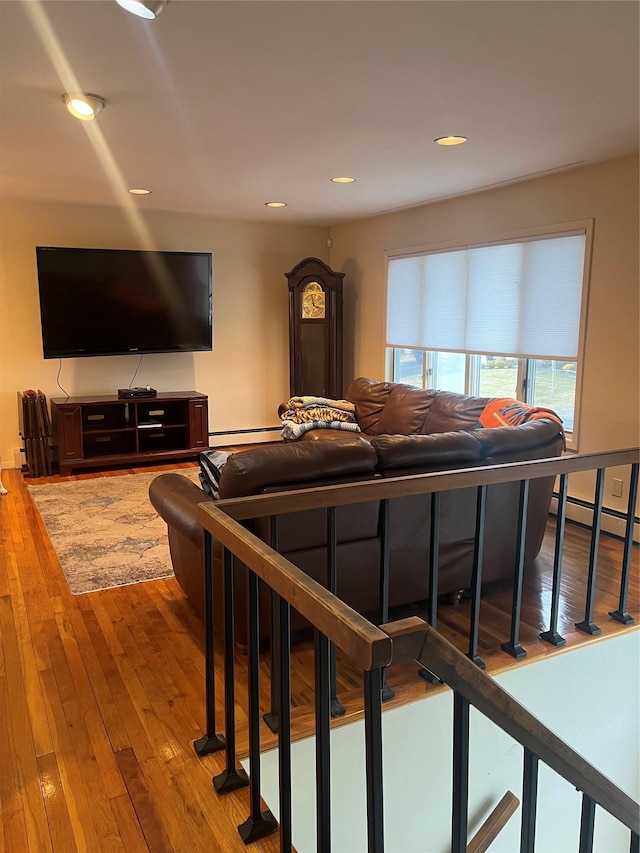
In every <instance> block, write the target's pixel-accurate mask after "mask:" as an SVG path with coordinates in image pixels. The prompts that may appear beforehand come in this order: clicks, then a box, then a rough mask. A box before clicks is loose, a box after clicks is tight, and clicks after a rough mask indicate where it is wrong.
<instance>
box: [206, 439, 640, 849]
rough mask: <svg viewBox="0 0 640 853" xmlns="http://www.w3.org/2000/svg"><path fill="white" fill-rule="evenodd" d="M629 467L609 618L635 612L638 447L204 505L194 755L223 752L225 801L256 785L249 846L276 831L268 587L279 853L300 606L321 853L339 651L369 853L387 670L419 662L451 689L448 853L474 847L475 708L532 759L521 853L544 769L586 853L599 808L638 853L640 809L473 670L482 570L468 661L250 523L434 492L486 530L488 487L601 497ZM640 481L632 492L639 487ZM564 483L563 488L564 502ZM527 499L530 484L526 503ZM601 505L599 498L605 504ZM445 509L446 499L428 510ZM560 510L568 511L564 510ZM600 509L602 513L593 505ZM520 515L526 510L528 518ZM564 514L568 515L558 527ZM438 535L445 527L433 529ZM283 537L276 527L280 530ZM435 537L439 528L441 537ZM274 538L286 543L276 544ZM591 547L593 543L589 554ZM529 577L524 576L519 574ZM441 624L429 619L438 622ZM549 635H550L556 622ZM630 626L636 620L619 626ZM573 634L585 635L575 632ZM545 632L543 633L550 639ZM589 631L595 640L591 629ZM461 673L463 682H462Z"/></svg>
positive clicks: (380, 831)
mask: <svg viewBox="0 0 640 853" xmlns="http://www.w3.org/2000/svg"><path fill="white" fill-rule="evenodd" d="M625 464H628V465H630V466H631V470H632V475H631V483H632V488H631V490H630V496H629V512H628V517H627V526H626V535H625V547H624V555H623V565H622V567H621V581H620V601H619V607H618V609H617V610H616V611H612V612H611V614H610V615H611V617H612V618H614V619H618V617H619V614H626V616H628V613H627V603H626V599H627V593H628V584H629V570H630V555H631V546H632V542H633V525H634V523H635V515H634V510H635V501H636V496H637V485H638V473H637V472H638V450H637V449H632V450H625V451H616V452H611V453H603V454H590V455H589V456H582V457H567V458H557V459H550V460H540V461H536V462H528V463H512V464H507V465H500V466H491V467H487V468H482V469H466V470H462V471H455V472H443V473H438V474H427V475H416V476H411V477H399V478H394V479H388V480H378V481H369V482H365V483H351V484H347V485H343V486H325V487H322V488H318V489H304V490H298V491H294V492H284V493H278V494H270V495H263V496H259V497H254V498H247V499H245V498H242V499H241V498H237V499H233V500H227V501H220V502H219V503H217V504H213V503H211V502H207V503H203V504H201V505H200V507H199V522H200V524H201V525H202V527H203V528H204V531H205V622H206V624H205V667H206V678H205V693H206V732H205V734H204V736H203V737H202V738H200V739H199V740H198V741H196V742H195V744H194V746H195V748H196V751H197V752H198V754H199V755H206V754H208V753H211V752H215V751H217V750H221V749H224V750H226V768H225V771H224V772H223V773H222V774H219V775H218V776H216V777H215V778H214V780H213V782H214V786H215V788H216V790H217V791H218V793H220V794H224V793H226V792H228V791H231V790H235V789H237V788H240V787H244V786H249V815H248V817H247V819H246V820H245V821H244V822H243V823H242V824H241V825H240V826H239V832H240V835H241V837H242V838H243V840H244V841H245V842H246V843H247V844H248V843H251V842H253V841H256V840H258V839H259V838H261V837H263V836H265V835H267V834H269V833H271V832H273V831H274V830H275V829H276V828H277V827H278V822H277V821H276V819H275V818H274V816H273V815H272V814H271V812H270V811H269V810H268V809H265V808H263V806H264V803H263V801H262V796H261V778H260V777H261V772H260V767H261V756H260V720H261V716H260V685H259V663H260V647H259V638H260V629H259V608H258V583H259V581H262V582H263V583H264V584H266V585H267V587H269V589H270V590H271V591H272V595H273V608H272V613H273V615H274V622H273V625H272V636H273V635H275V636H274V640H275V642H274V648H275V649H276V654H275V655H274V656H273V657H272V667H273V669H272V674H273V676H274V679H273V680H274V681H275V683H276V685H277V689H276V690H275V691H273V692H274V693H275V697H274V699H273V701H274V702H275V704H276V707H275V708H272V711H273V714H274V717H275V718H276V719H277V732H278V750H279V762H278V764H279V791H280V797H279V808H280V814H279V830H280V849H281V850H283V851H289V850H291V849H292V847H293V842H292V815H291V809H292V800H291V785H292V775H291V682H290V673H291V655H290V647H291V630H290V616H291V607H294V608H295V609H296V610H297V611H298V612H299V613H300V614H301V615H302V616H303V617H305V618H306V619H307V621H308V622H309V623H310V624H311V625H312V626H313V628H314V650H315V652H314V654H315V658H314V667H315V685H316V689H315V726H316V728H315V733H316V784H317V787H316V790H317V796H316V835H317V849H318V851H330V850H331V813H330V764H331V760H330V737H329V735H330V726H331V722H330V720H331V706H332V698H334V697H333V693H334V690H333V686H332V682H333V675H332V671H331V670H332V667H331V659H332V653H331V648H332V646H335V647H337V648H338V649H339V650H340V651H341V652H342V654H343V655H345V656H346V657H348V658H349V659H350V661H351V662H352V664H353V665H354V667H355V668H356V669H358V670H360V672H361V673H362V676H363V685H364V689H363V692H364V721H365V757H366V762H365V763H366V785H367V837H368V850H369V851H371V853H374V851H375V853H378V851H380V853H381V851H383V850H384V827H383V785H382V726H381V722H382V700H383V688H384V686H385V678H384V672H385V669H386V667H388V666H389V665H391V664H392V663H394V662H397V661H400V660H409V659H412V660H416V661H417V662H418V663H419V665H420V666H421V667H424V668H425V669H426V670H428V671H429V672H430V673H432V674H433V677H434V678H437V679H439V680H441V681H443V682H444V683H446V684H448V685H449V686H450V687H451V688H452V689H453V690H454V696H455V699H454V732H455V737H454V785H453V797H452V847H451V849H452V851H454V853H462V851H465V850H466V849H467V838H466V835H467V816H466V815H467V808H468V796H467V794H468V777H467V775H466V774H467V773H468V768H467V764H466V757H465V756H468V721H469V707H470V705H474V706H475V707H477V708H478V709H479V710H480V711H481V712H482V713H484V714H486V715H487V716H488V717H489V718H490V719H492V720H493V721H494V722H496V723H497V725H499V726H500V727H501V728H503V729H504V730H505V731H506V732H508V733H509V734H510V735H511V736H512V737H514V738H515V739H516V740H518V741H519V742H520V743H521V744H522V745H523V748H524V769H523V808H522V830H521V839H522V840H521V851H527V853H529V851H531V853H532V851H533V849H534V842H535V799H536V791H537V767H538V761H539V760H542V761H543V762H544V763H546V764H548V765H549V766H550V767H552V768H553V769H554V770H556V771H557V772H559V773H560V774H561V775H563V776H564V777H565V778H567V779H569V781H570V782H571V783H572V784H574V785H575V786H576V787H577V788H578V789H579V790H581V791H582V792H583V809H582V826H581V830H580V839H581V840H580V853H588V851H590V850H591V849H592V845H593V826H594V814H595V808H596V805H598V806H600V807H602V808H604V809H605V810H607V811H608V812H609V813H610V814H612V815H613V816H614V817H616V818H617V819H618V820H620V821H621V822H622V823H623V824H624V825H625V826H626V827H627V828H628V829H629V830H630V837H631V840H630V848H629V849H630V851H631V853H640V849H639V839H640V825H639V818H638V815H639V810H638V809H639V807H638V804H637V803H634V802H633V800H631V798H629V797H628V796H627V795H626V794H625V793H624V792H623V791H621V790H620V789H619V788H617V787H616V786H615V785H613V783H611V782H610V780H608V779H607V778H606V777H605V776H603V775H602V774H601V773H599V771H598V770H597V769H596V768H594V767H592V766H591V765H589V764H588V762H586V761H585V760H584V759H583V758H581V756H579V755H578V754H577V753H575V752H574V751H573V750H571V748H570V747H568V746H567V744H565V743H564V742H563V741H561V740H560V739H559V738H557V737H556V736H555V735H553V734H552V733H551V732H550V731H549V730H548V729H546V727H545V726H544V725H543V724H542V723H540V722H539V721H537V720H536V719H535V718H533V717H532V716H531V715H530V714H528V712H527V711H526V710H525V709H524V708H522V707H521V706H520V705H519V704H518V703H517V702H516V701H515V700H513V699H512V698H511V697H509V696H508V694H505V693H504V691H501V690H500V688H499V687H498V686H497V685H495V683H494V682H493V680H492V679H491V678H489V677H488V676H486V675H485V674H484V673H483V672H482V671H481V664H482V662H481V661H479V659H478V654H477V642H478V624H477V622H478V620H477V611H478V608H479V601H480V584H481V571H480V570H478V571H474V589H473V590H472V594H473V596H474V597H475V605H476V607H475V610H476V615H475V616H473V614H472V627H471V636H470V645H469V651H468V653H467V655H466V656H465V655H464V654H462V653H461V652H459V651H457V650H456V649H455V648H454V647H453V646H450V644H448V643H447V641H446V640H444V639H443V638H442V637H441V636H440V635H439V634H438V633H437V631H436V630H435V628H434V626H433V625H431V626H430V625H429V624H428V623H426V622H423V621H422V620H415V619H414V620H408V621H407V620H404V621H403V622H401V623H395V624H393V623H392V624H391V625H384V626H383V628H384V630H383V629H382V628H381V627H377V626H375V625H373V624H372V623H371V622H369V621H368V620H367V619H365V618H364V617H363V616H361V615H360V614H358V613H356V612H355V611H353V610H351V608H349V607H348V606H347V605H346V604H345V603H344V602H342V601H340V600H339V599H338V598H336V596H335V595H333V594H332V593H331V592H330V591H329V590H328V589H326V588H325V587H323V586H322V585H320V584H318V583H316V582H315V581H314V580H313V579H312V578H310V577H309V576H308V575H307V574H306V573H305V572H303V571H302V570H301V569H299V568H297V567H296V566H294V565H293V564H292V563H291V562H289V561H288V560H287V559H285V558H284V557H283V556H282V555H280V554H278V553H277V552H276V551H275V550H274V549H273V548H271V547H270V546H269V545H267V544H266V543H264V542H262V541H261V540H260V539H258V538H257V537H256V536H255V535H253V534H252V533H251V532H249V531H248V530H247V529H246V528H245V527H243V525H242V524H241V522H242V521H246V520H248V519H255V518H258V517H263V516H269V517H272V518H275V519H277V517H278V516H279V515H280V514H283V513H290V512H297V511H303V510H307V509H311V508H316V507H326V508H328V509H330V508H333V507H337V506H344V505H347V504H350V503H365V502H366V501H370V500H393V499H394V498H396V497H401V496H406V495H416V494H429V493H431V494H435V495H437V494H439V493H440V492H443V491H447V490H450V489H458V488H469V487H472V486H475V487H476V488H477V489H478V520H477V530H478V531H481V529H482V504H483V501H482V493H483V490H484V489H486V488H487V486H490V485H491V484H492V483H499V482H511V481H519V482H521V483H526V482H528V481H529V480H530V479H535V478H536V477H545V476H546V477H548V476H550V475H558V476H560V478H561V480H562V477H563V476H566V475H568V474H569V473H570V472H573V471H585V470H596V471H597V472H598V474H597V476H596V490H598V489H601V478H602V476H603V475H602V474H601V473H600V472H601V471H604V469H605V468H607V467H610V466H616V467H618V466H621V465H625ZM634 483H635V485H634ZM562 488H563V487H562V485H561V491H562ZM523 493H525V496H526V487H525V486H523V487H522V490H521V494H523ZM596 497H597V496H596ZM434 503H435V504H436V505H437V501H434V502H432V511H433V504H434ZM561 503H562V502H561ZM595 503H596V506H598V505H600V506H601V502H600V501H599V500H598V499H596V502H595ZM523 507H524V509H523ZM562 509H563V508H562V507H560V510H562ZM524 510H526V500H521V512H522V511H524ZM596 516H597V517H596V518H594V531H595V532H594V533H593V534H592V548H591V552H592V555H591V560H590V566H589V576H588V590H587V601H586V605H585V620H584V621H585V622H587V623H591V622H592V615H593V613H592V610H593V594H592V591H593V588H594V584H595V573H596V570H597V540H598V536H599V523H600V521H599V514H598V513H596ZM563 517H564V516H562V518H563ZM435 527H436V528H437V525H435ZM276 530H277V528H276ZM432 530H433V527H432ZM557 530H558V531H559V533H558V534H557V539H556V564H555V565H554V588H553V593H552V611H553V600H554V599H555V598H556V591H557V589H559V586H558V584H559V580H560V573H561V552H562V547H561V546H562V542H561V541H560V542H559V543H558V536H560V537H561V536H562V532H563V524H558V526H557ZM213 536H215V538H216V540H217V541H218V542H219V543H221V545H222V547H223V549H224V551H223V553H224V560H223V573H224V584H223V587H224V639H225V643H224V661H223V666H224V674H225V675H224V678H225V702H224V734H220V733H218V732H217V725H216V700H215V663H216V662H215V660H214V654H215V649H214V640H213V635H214V610H215V608H214V586H215V585H214V581H213V569H212V565H213V562H212V559H211V555H212V537H213ZM276 539H277V533H276ZM329 540H330V544H329V547H333V548H335V536H333V537H329ZM594 543H595V544H594ZM234 558H237V559H238V560H240V561H242V563H243V564H244V566H246V567H247V571H248V592H247V595H248V619H247V630H248V637H249V642H248V649H247V663H248V706H249V760H250V774H249V775H247V774H246V773H245V771H244V770H243V769H242V768H241V767H238V762H237V757H236V754H235V717H234V713H235V677H234V652H235V644H234V602H233V587H234V584H233V574H234ZM521 562H522V561H521V559H520V555H517V558H516V567H515V577H514V609H513V613H512V622H511V625H512V627H511V637H510V640H509V642H508V643H505V644H503V649H505V646H507V647H508V648H506V649H505V650H506V651H508V652H509V653H512V650H511V647H514V648H516V647H517V646H518V645H519V642H518V630H519V621H520V612H519V593H518V592H517V590H518V588H519V587H520V586H521V584H522V571H521V565H520V564H521ZM519 566H520V567H519ZM431 615H433V614H431ZM551 620H552V621H551V627H550V632H551V633H552V634H553V635H555V634H557V631H556V630H555V627H556V626H555V625H554V623H553V613H552V617H551ZM618 621H622V622H623V624H630V622H631V621H633V620H632V619H631V617H629V618H628V619H627V618H624V619H618ZM578 627H580V626H579V625H578ZM546 633H547V632H544V633H543V634H542V635H541V636H542V637H543V639H546V637H545V636H544V634H546ZM590 633H591V632H590ZM460 673H463V675H460Z"/></svg>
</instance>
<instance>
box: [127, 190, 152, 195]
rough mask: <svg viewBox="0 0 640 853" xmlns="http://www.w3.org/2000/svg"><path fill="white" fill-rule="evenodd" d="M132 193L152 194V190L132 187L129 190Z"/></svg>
mask: <svg viewBox="0 0 640 853" xmlns="http://www.w3.org/2000/svg"><path fill="white" fill-rule="evenodd" d="M129 192H130V193H131V195H151V190H143V189H132V190H129Z"/></svg>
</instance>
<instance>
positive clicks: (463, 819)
mask: <svg viewBox="0 0 640 853" xmlns="http://www.w3.org/2000/svg"><path fill="white" fill-rule="evenodd" d="M451 814H452V817H451V853H466V850H467V831H468V826H467V824H468V820H469V702H468V701H467V700H466V699H465V698H464V696H461V695H460V694H459V693H455V692H454V694H453V791H452V805H451Z"/></svg>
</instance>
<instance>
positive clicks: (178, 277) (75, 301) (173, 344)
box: [36, 246, 212, 358]
mask: <svg viewBox="0 0 640 853" xmlns="http://www.w3.org/2000/svg"><path fill="white" fill-rule="evenodd" d="M36 261H37V266H38V287H39V291H40V321H41V324H42V348H43V353H44V357H45V358H78V357H82V356H97V355H126V354H129V353H133V354H140V355H142V354H144V353H154V352H199V351H207V350H211V348H212V339H211V254H210V253H206V252H146V251H136V250H129V249H67V248H60V247H57V246H37V247H36Z"/></svg>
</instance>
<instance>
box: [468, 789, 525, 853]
mask: <svg viewBox="0 0 640 853" xmlns="http://www.w3.org/2000/svg"><path fill="white" fill-rule="evenodd" d="M519 805H520V800H519V799H518V798H517V797H516V795H515V794H513V793H512V792H511V791H507V792H506V794H505V795H504V797H503V798H502V799H501V800H500V802H499V803H498V805H497V806H496V807H495V808H494V809H493V811H492V812H491V814H490V815H489V817H488V818H487V819H486V820H485V822H484V823H483V824H482V826H481V827H480V829H479V830H478V831H477V832H476V834H475V835H474V836H473V838H472V839H471V841H470V842H469V843H468V844H467V853H486V851H487V850H488V849H489V847H491V845H492V844H493V842H494V841H495V840H496V838H497V837H498V835H500V833H501V832H502V830H503V829H504V828H505V826H506V825H507V823H508V822H509V818H510V817H511V815H513V814H515V812H516V810H517V808H518V806H519Z"/></svg>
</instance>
